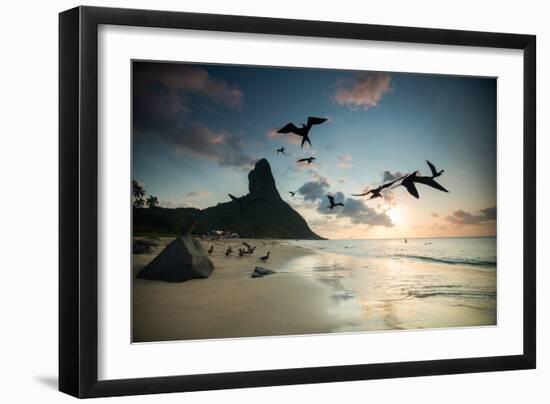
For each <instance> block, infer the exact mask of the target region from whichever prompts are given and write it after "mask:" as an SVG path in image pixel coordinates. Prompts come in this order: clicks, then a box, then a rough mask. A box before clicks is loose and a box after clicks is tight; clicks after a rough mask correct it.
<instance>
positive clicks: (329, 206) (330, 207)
mask: <svg viewBox="0 0 550 404" xmlns="http://www.w3.org/2000/svg"><path fill="white" fill-rule="evenodd" d="M327 198H328V203H329V205H328V206H327V208H329V209H330V210H332V209H334V207H335V206H344V204H343V203H342V202H338V203H334V196H332V195H327Z"/></svg>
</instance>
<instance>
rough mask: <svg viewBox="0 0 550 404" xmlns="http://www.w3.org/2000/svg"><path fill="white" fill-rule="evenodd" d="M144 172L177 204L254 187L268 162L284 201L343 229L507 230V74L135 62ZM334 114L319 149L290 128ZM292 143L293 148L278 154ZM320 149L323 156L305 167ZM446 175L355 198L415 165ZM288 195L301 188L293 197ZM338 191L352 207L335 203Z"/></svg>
mask: <svg viewBox="0 0 550 404" xmlns="http://www.w3.org/2000/svg"><path fill="white" fill-rule="evenodd" d="M132 69H133V76H132V77H133V118H132V119H133V124H132V131H133V133H132V135H133V168H132V171H133V179H135V180H137V181H138V182H139V183H140V184H142V185H143V187H144V188H145V190H146V192H147V194H150V195H155V196H157V197H158V199H159V202H160V205H161V206H163V207H168V208H174V207H197V208H206V207H208V206H213V205H216V204H217V203H219V202H226V201H228V197H227V194H228V193H231V194H233V195H245V194H246V193H247V192H248V179H247V173H248V171H250V169H251V168H252V167H253V165H254V163H255V162H256V161H258V160H259V159H260V158H266V159H267V160H268V161H269V163H270V165H271V168H272V171H273V175H274V177H275V181H276V185H277V188H278V190H279V193H280V194H281V196H282V197H283V199H284V200H285V201H286V202H287V203H288V204H289V205H290V206H292V207H293V208H294V209H295V210H297V211H298V212H299V213H300V214H301V215H302V216H303V217H304V218H305V219H306V221H307V223H308V224H309V226H310V227H311V229H312V230H313V231H315V232H316V233H317V234H319V235H321V236H323V237H326V238H330V239H348V238H354V239H366V238H400V237H411V238H412V237H460V236H494V235H495V234H496V79H494V78H476V77H457V76H445V75H430V74H422V75H420V74H407V73H393V72H392V73H384V72H367V71H346V70H324V69H307V68H285V67H263V66H239V65H211V64H187V63H161V62H138V61H135V62H133V65H132ZM308 116H316V117H324V118H327V119H328V120H327V122H325V123H323V124H321V125H317V126H314V127H313V128H312V129H311V132H310V138H311V143H312V146H311V147H309V145H307V144H306V145H305V146H304V148H303V149H302V148H300V141H301V138H300V137H299V136H296V135H293V134H279V133H277V130H278V129H279V128H282V127H283V126H284V125H286V124H287V123H289V122H293V123H294V124H296V125H297V126H299V124H300V123H302V122H304V123H305V122H306V121H307V117H308ZM283 146H284V147H285V151H286V155H282V154H278V155H277V153H276V150H277V149H278V148H280V147H283ZM310 156H314V157H315V158H316V161H315V162H314V163H312V164H310V165H307V164H303V163H297V162H296V160H297V159H299V158H303V157H310ZM426 160H429V161H430V162H432V163H433V164H434V165H435V166H436V167H437V169H438V170H440V169H444V170H445V171H444V173H443V174H442V175H441V176H440V177H438V178H437V179H436V180H437V181H438V182H439V183H440V184H441V185H442V186H444V187H445V188H446V189H447V190H449V193H445V192H441V191H439V190H436V189H433V188H431V187H427V186H425V185H423V184H417V189H418V191H419V194H420V199H415V198H414V197H412V196H411V195H410V194H408V192H407V190H406V189H405V188H404V187H402V186H398V187H396V188H394V189H386V190H385V191H383V193H382V194H383V198H377V199H372V200H369V199H368V196H367V197H355V196H352V194H358V193H361V192H363V191H365V190H368V189H370V188H372V187H376V186H378V185H381V184H383V183H386V182H388V181H391V180H392V179H394V178H398V177H399V176H400V175H402V174H405V173H411V172H414V171H415V170H419V173H420V174H421V175H430V169H429V167H428V165H427V164H426ZM288 191H297V193H296V195H295V196H294V197H291V196H290V194H289V193H288ZM327 194H331V195H333V196H334V197H335V201H336V202H343V203H344V207H337V208H335V209H333V210H329V209H327V197H326V195H327Z"/></svg>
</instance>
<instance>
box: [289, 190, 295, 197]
mask: <svg viewBox="0 0 550 404" xmlns="http://www.w3.org/2000/svg"><path fill="white" fill-rule="evenodd" d="M288 193H289V194H290V196H291V197H293V198H294V195H296V192H292V191H288Z"/></svg>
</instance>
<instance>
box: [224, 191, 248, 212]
mask: <svg viewBox="0 0 550 404" xmlns="http://www.w3.org/2000/svg"><path fill="white" fill-rule="evenodd" d="M227 195H229V197H230V198H231V200H232V201H234V202H237V203H238V204H239V206H240V207H241V209H243V210H244V209H245V207H244V204H243V202H242V201H241V198H237V197H236V196H234V195H231V194H227Z"/></svg>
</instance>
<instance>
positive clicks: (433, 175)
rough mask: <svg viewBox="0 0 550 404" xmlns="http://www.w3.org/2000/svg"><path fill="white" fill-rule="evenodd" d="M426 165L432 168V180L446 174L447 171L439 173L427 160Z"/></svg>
mask: <svg viewBox="0 0 550 404" xmlns="http://www.w3.org/2000/svg"><path fill="white" fill-rule="evenodd" d="M426 163H428V165H429V166H430V170H432V178H436V177H439V176H440V175H441V174H443V173H444V172H445V170H441V171H437V169H436V168H435V166H434V165H433V164H432V163H430V162H429V161H428V160H426Z"/></svg>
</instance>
